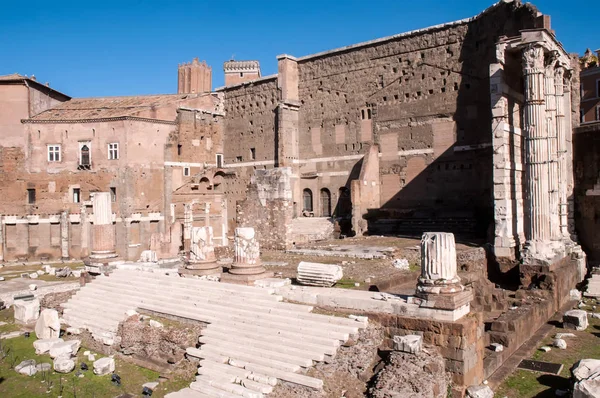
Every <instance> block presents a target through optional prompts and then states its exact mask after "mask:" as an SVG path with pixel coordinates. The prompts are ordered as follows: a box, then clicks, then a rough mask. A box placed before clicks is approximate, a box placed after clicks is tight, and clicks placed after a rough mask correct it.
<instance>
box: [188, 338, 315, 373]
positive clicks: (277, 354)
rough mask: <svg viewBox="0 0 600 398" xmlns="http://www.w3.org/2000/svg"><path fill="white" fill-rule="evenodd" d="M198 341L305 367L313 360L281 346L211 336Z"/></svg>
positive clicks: (311, 363) (310, 364)
mask: <svg viewBox="0 0 600 398" xmlns="http://www.w3.org/2000/svg"><path fill="white" fill-rule="evenodd" d="M199 341H200V343H201V344H202V347H204V345H208V346H210V347H221V348H226V349H228V350H230V349H235V350H240V351H243V352H245V353H247V354H254V355H257V356H260V357H261V358H270V359H274V360H278V361H283V362H286V363H291V364H295V365H300V366H302V367H303V368H307V367H310V366H312V365H313V361H312V359H311V358H310V355H307V354H300V355H297V354H295V353H294V354H292V353H290V352H289V351H288V350H286V351H285V352H282V350H281V347H279V349H278V347H268V348H263V347H257V346H256V345H255V344H251V343H246V344H243V343H235V342H232V341H223V340H219V339H215V338H213V337H209V336H201V337H200V338H199ZM202 347H201V348H200V350H202Z"/></svg>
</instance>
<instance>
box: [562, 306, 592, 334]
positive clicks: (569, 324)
mask: <svg viewBox="0 0 600 398" xmlns="http://www.w3.org/2000/svg"><path fill="white" fill-rule="evenodd" d="M563 327H564V328H565V329H574V330H585V329H587V327H588V319H587V312H585V311H582V310H570V311H567V312H565V315H563Z"/></svg>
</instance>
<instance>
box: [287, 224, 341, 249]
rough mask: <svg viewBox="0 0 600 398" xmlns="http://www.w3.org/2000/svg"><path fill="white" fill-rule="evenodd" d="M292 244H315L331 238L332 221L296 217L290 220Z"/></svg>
mask: <svg viewBox="0 0 600 398" xmlns="http://www.w3.org/2000/svg"><path fill="white" fill-rule="evenodd" d="M291 236H292V241H293V242H294V244H296V245H299V244H303V243H310V242H315V241H318V240H325V239H331V238H332V237H333V221H332V219H331V218H327V217H298V218H294V219H293V220H292V228H291Z"/></svg>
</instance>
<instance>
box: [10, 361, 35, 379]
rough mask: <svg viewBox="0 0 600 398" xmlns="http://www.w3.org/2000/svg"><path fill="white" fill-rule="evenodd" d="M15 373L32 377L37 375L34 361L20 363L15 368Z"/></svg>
mask: <svg viewBox="0 0 600 398" xmlns="http://www.w3.org/2000/svg"><path fill="white" fill-rule="evenodd" d="M15 371H16V372H17V373H20V374H22V375H26V376H33V375H34V374H36V373H37V369H36V367H35V360H33V359H28V360H26V361H22V362H21V363H19V364H18V365H17V366H15Z"/></svg>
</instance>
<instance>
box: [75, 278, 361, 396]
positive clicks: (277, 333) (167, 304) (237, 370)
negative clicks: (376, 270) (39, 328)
mask: <svg viewBox="0 0 600 398" xmlns="http://www.w3.org/2000/svg"><path fill="white" fill-rule="evenodd" d="M282 300H283V298H282V297H281V296H278V295H275V294H274V290H272V289H265V288H256V287H252V286H240V285H232V284H226V283H218V282H210V281H202V280H198V279H193V278H179V277H175V276H166V275H158V274H154V273H148V272H140V271H129V270H115V271H114V272H113V273H111V274H110V275H109V276H103V275H102V276H99V277H97V278H96V279H95V280H94V281H93V282H92V283H89V284H87V285H86V286H85V287H83V288H81V289H80V291H79V292H77V293H76V294H75V295H74V296H73V297H72V298H71V299H70V300H69V301H68V302H66V303H64V304H63V307H64V309H65V310H64V315H63V318H64V320H65V321H66V322H67V323H68V324H70V325H71V326H74V327H79V328H85V329H88V330H89V331H90V332H91V333H92V335H93V336H94V337H95V338H98V339H102V340H104V341H105V342H107V343H110V342H111V341H112V340H113V339H114V337H115V334H116V332H117V329H118V325H119V323H120V322H121V321H123V320H124V319H125V318H126V314H125V312H126V311H127V310H130V309H134V310H150V311H154V312H158V313H162V314H168V315H174V316H178V317H183V318H187V319H192V320H196V321H200V322H204V323H207V324H208V325H207V326H206V328H205V329H203V331H202V335H201V336H200V337H199V345H200V346H199V348H196V347H189V348H188V349H187V350H186V351H187V355H188V357H195V358H198V359H200V362H199V363H200V367H199V369H198V376H197V377H196V381H194V382H193V383H192V384H191V385H190V387H189V388H186V389H184V390H181V391H178V392H176V393H172V394H170V395H168V396H169V397H172V398H183V397H189V398H195V397H240V396H243V397H247V398H254V397H262V396H264V394H268V393H269V392H271V391H272V389H273V386H275V385H276V384H277V382H278V381H279V380H284V381H288V382H292V383H296V384H301V385H304V386H308V387H312V388H315V389H320V388H322V385H323V383H322V381H321V380H319V379H315V378H312V377H308V376H305V375H303V374H301V372H303V371H305V370H306V369H308V368H310V367H311V366H312V365H313V364H314V363H315V362H319V361H325V360H327V359H329V358H332V357H333V356H334V355H335V353H336V351H337V349H338V347H339V346H340V344H341V342H344V341H346V340H347V339H348V338H349V336H350V335H351V334H354V333H357V332H358V330H359V329H360V328H363V327H366V322H362V321H357V320H353V319H348V318H339V317H333V316H328V315H321V314H314V313H312V312H311V311H312V309H313V307H312V306H307V305H299V304H292V303H285V302H283V301H282Z"/></svg>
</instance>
